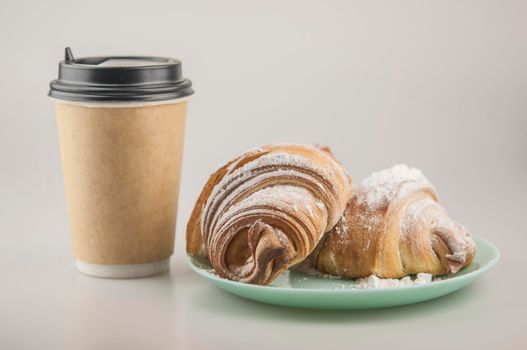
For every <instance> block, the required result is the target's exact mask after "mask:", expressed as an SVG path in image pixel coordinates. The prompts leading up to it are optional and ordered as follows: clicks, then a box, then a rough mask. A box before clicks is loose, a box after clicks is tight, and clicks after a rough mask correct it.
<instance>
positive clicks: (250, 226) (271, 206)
mask: <svg viewBox="0 0 527 350" xmlns="http://www.w3.org/2000/svg"><path fill="white" fill-rule="evenodd" d="M350 183H351V178H350V177H349V175H348V174H347V173H346V171H345V170H344V168H343V167H342V166H341V165H340V163H338V162H337V161H336V160H335V159H334V156H333V155H332V154H331V153H329V150H328V151H326V150H323V149H321V148H317V147H311V146H304V145H297V144H279V145H269V146H263V147H261V148H258V149H255V150H251V151H248V152H246V153H244V154H243V155H241V156H240V157H238V158H236V159H234V160H233V161H231V162H229V163H228V164H227V165H225V166H224V167H222V168H220V169H219V170H218V171H216V172H215V173H214V174H212V176H211V177H210V178H209V180H208V182H207V184H206V185H205V187H204V188H203V191H202V193H201V194H200V196H199V198H198V200H197V202H196V204H195V206H194V210H193V212H192V215H191V217H190V220H189V223H188V225H187V253H188V254H190V255H194V254H200V253H201V254H203V255H205V256H206V257H207V258H208V259H209V261H210V262H211V264H212V266H213V267H214V269H215V271H216V272H217V273H218V274H219V275H220V276H222V277H225V278H229V279H232V280H237V281H241V282H246V283H254V284H268V283H270V282H271V281H272V280H273V279H274V278H275V277H276V276H277V275H278V274H280V273H281V272H283V271H284V270H285V269H287V268H288V267H289V266H291V265H293V264H295V263H298V262H300V261H302V260H303V259H304V258H305V257H306V256H307V255H308V254H309V253H311V251H312V250H313V249H314V247H315V246H316V245H317V243H318V242H319V240H320V238H321V237H322V235H323V234H324V233H325V232H327V231H328V230H329V229H331V228H332V227H333V226H334V225H335V224H336V222H337V221H338V220H339V219H340V217H341V215H342V212H343V211H344V207H345V205H346V202H347V200H348V199H349V197H350Z"/></svg>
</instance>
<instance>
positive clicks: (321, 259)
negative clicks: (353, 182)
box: [303, 165, 475, 278]
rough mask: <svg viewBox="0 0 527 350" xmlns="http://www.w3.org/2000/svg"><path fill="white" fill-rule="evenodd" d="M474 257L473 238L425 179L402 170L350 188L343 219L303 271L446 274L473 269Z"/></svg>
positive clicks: (391, 275)
mask: <svg viewBox="0 0 527 350" xmlns="http://www.w3.org/2000/svg"><path fill="white" fill-rule="evenodd" d="M474 254H475V244H474V241H473V240H472V238H471V236H470V233H469V232H468V231H467V230H466V229H465V228H464V227H463V226H461V225H460V224H458V223H456V222H454V221H452V220H451V219H450V217H449V216H448V215H447V213H446V211H445V210H444V209H443V207H441V206H440V205H439V203H438V202H437V194H436V192H435V189H434V188H433V186H432V185H431V184H430V183H429V182H428V180H427V179H426V178H425V177H424V176H423V174H422V173H421V172H420V171H419V170H417V169H415V168H408V167H407V166H405V165H398V166H394V167H392V168H390V169H386V170H383V171H380V172H378V173H374V174H373V175H371V176H370V177H369V178H368V179H366V180H364V181H363V182H362V183H361V184H360V185H359V186H356V187H355V188H353V189H352V198H351V199H350V201H349V202H348V204H347V207H346V210H345V212H344V215H343V217H342V219H341V220H340V221H339V223H338V224H337V225H336V226H335V227H334V228H333V229H332V230H331V231H330V232H328V233H327V234H326V236H325V238H324V240H323V241H322V242H321V243H320V244H319V246H318V247H317V249H316V250H315V251H314V252H313V253H312V255H311V256H310V257H309V258H308V259H307V260H306V263H305V264H303V267H304V268H305V267H306V266H307V265H309V266H311V267H314V268H315V269H316V270H318V271H320V272H323V273H328V274H332V275H336V276H343V277H350V278H358V277H367V276H370V275H376V276H379V277H384V278H400V277H404V276H406V275H410V274H416V273H419V272H426V273H431V274H433V275H442V274H450V273H455V272H457V271H459V270H460V269H461V268H463V267H465V266H467V265H469V264H470V262H471V261H472V259H473V258H474Z"/></svg>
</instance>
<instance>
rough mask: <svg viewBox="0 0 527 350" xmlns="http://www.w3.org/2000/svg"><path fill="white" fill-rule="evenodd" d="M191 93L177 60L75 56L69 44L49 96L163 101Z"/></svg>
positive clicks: (100, 99)
mask: <svg viewBox="0 0 527 350" xmlns="http://www.w3.org/2000/svg"><path fill="white" fill-rule="evenodd" d="M193 93H194V90H192V83H191V81H190V80H188V79H185V78H183V75H182V70H181V62H180V61H178V60H176V59H173V58H165V57H148V56H101V57H83V58H75V57H74V56H73V53H72V51H71V49H70V48H69V47H67V48H66V49H65V53H64V61H61V62H60V63H59V77H58V79H55V80H53V81H52V82H51V83H50V91H49V96H51V97H54V98H57V99H63V100H72V101H163V100H171V99H176V98H182V97H186V96H190V95H192V94H193Z"/></svg>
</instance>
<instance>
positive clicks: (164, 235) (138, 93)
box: [49, 48, 194, 278]
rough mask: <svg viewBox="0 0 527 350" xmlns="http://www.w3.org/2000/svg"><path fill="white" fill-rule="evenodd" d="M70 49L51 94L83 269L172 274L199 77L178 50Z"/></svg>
mask: <svg viewBox="0 0 527 350" xmlns="http://www.w3.org/2000/svg"><path fill="white" fill-rule="evenodd" d="M65 56H66V57H65V60H64V61H62V62H60V63H59V77H58V79H56V80H53V81H52V82H51V83H50V92H49V96H50V97H51V98H52V100H53V101H54V104H55V110H56V114H57V126H58V133H59V141H60V151H61V158H62V168H63V174H64V184H65V193H66V201H67V208H68V218H69V226H70V236H71V243H72V247H73V255H74V257H75V259H76V262H77V268H78V270H79V271H80V272H82V273H84V274H87V275H91V276H96V277H107V278H133V277H145V276H150V275H156V274H159V273H162V272H165V271H167V270H168V269H169V259H170V256H171V255H172V253H173V247H174V236H175V227H176V213H177V203H178V195H179V182H180V173H181V163H182V154H183V140H184V133H185V118H186V110H187V101H188V99H189V97H190V95H192V94H193V93H194V91H193V90H192V88H191V86H192V84H191V82H190V80H188V79H184V78H183V76H182V72H181V62H180V61H178V60H175V59H171V58H162V57H88V58H78V59H75V58H74V57H73V55H72V54H71V51H70V50H69V48H67V49H66V55H65Z"/></svg>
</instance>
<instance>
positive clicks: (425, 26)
mask: <svg viewBox="0 0 527 350" xmlns="http://www.w3.org/2000/svg"><path fill="white" fill-rule="evenodd" d="M65 46H71V47H72V50H73V52H74V54H75V55H77V56H93V55H116V54H126V55H134V54H138V55H139V54H144V55H161V56H172V57H177V58H180V59H181V60H182V61H183V69H184V74H185V76H187V77H188V78H190V79H191V80H192V81H193V83H194V87H195V90H196V94H195V96H194V98H193V100H192V101H191V104H190V108H189V118H188V124H187V138H186V145H185V156H184V158H185V162H184V169H183V178H182V188H181V197H180V208H179V222H178V228H177V238H176V254H175V257H174V258H173V259H172V270H171V273H170V274H165V275H162V276H158V277H155V278H151V279H142V280H130V281H113V280H100V279H94V278H89V277H85V276H82V275H80V274H78V273H77V272H76V271H75V268H74V263H73V258H72V257H71V253H70V246H69V240H68V227H67V217H66V209H65V200H64V192H63V187H62V175H61V169H60V158H59V148H58V140H57V132H56V125H55V119H54V113H53V108H52V104H51V101H49V100H48V98H47V97H46V94H47V92H48V83H49V81H50V80H52V79H53V78H55V77H56V74H57V68H58V61H59V60H61V59H62V57H63V50H64V47H65ZM0 47H1V52H0V118H1V124H0V167H1V168H0V348H2V349H10V350H11V349H19V348H20V349H37V348H38V349H42V348H45V349H121V348H123V349H124V348H126V349H176V348H177V349H194V348H195V349H212V348H217V349H221V348H230V349H238V348H248V349H249V348H250V349H257V348H265V349H312V348H326V349H333V348H347V349H350V348H391V349H397V348H405V349H414V348H415V349H417V348H419V349H421V348H428V349H440V348H441V349H444V348H452V349H457V348H474V349H476V348H478V349H496V348H503V349H504V348H511V349H519V348H522V347H523V348H524V347H526V346H527V335H526V333H525V330H524V325H525V318H524V314H525V311H526V309H527V303H526V301H525V296H524V295H525V288H526V287H527V283H526V278H525V276H524V273H525V265H526V264H527V257H526V256H527V254H525V246H526V243H527V242H526V234H527V232H526V229H525V223H524V219H525V217H526V216H527V205H526V204H525V199H526V198H527V185H526V180H527V176H526V175H527V98H526V97H527V96H526V93H527V2H525V1H499V0H496V1H476V0H473V1H464V0H457V1H336V0H328V1H263V0H262V1H241V0H240V1H233V0H228V1H188V2H183V1H126V2H124V1H123V2H119V1H99V0H91V1H83V2H75V1H71V0H70V1H35V2H32V3H30V2H26V1H3V2H2V3H0ZM277 141H296V142H304V143H323V144H327V145H330V146H331V147H332V148H333V150H334V152H335V153H336V155H337V156H338V157H339V158H340V159H341V160H342V161H343V163H344V164H345V165H346V166H347V167H348V168H349V170H350V172H351V174H352V176H353V177H354V179H355V181H360V180H361V179H363V178H364V177H365V176H367V175H368V174H369V173H371V172H372V171H374V170H379V169H382V168H385V167H388V166H391V165H393V164H395V163H407V164H409V165H413V166H417V167H419V168H421V169H422V170H423V172H424V173H425V174H426V175H427V177H428V178H429V179H430V180H431V181H432V182H433V183H434V184H435V185H436V187H437V189H438V191H439V194H440V197H441V202H442V203H443V204H444V206H445V207H446V208H447V209H448V211H449V212H450V214H451V215H452V217H453V218H455V219H456V220H458V221H459V222H461V223H463V224H464V225H465V226H467V227H468V228H469V229H470V230H471V231H472V232H473V233H474V234H476V235H479V236H481V237H485V238H487V239H490V240H491V241H493V242H494V243H495V244H496V245H497V246H498V247H499V248H500V250H501V253H502V258H501V261H500V263H499V264H498V266H497V267H496V268H495V269H494V270H492V271H491V272H490V273H489V274H487V275H485V276H484V277H483V278H482V279H481V280H480V281H478V282H477V283H475V284H473V285H472V286H470V287H467V288H466V289H464V290H462V291H460V292H457V293H454V294H452V295H450V296H447V297H444V298H441V299H438V300H435V301H431V302H427V303H423V304H418V305H412V306H406V307H399V308H393V309H386V310H375V311H360V312H350V311H346V312H321V311H309V310H295V309H287V308H278V307H273V306H268V305H263V304H257V303H253V302H249V301H245V300H241V299H239V298H236V297H234V296H231V295H228V294H226V293H224V292H222V291H220V290H217V289H216V288H214V287H212V286H211V285H209V284H208V283H207V282H206V281H203V280H200V279H199V277H198V276H195V275H194V274H193V273H192V272H191V271H190V270H189V268H188V267H187V266H186V262H185V258H184V226H185V224H186V220H187V219H188V216H189V214H190V210H191V207H192V205H193V203H194V200H195V198H196V197H197V195H198V193H199V191H200V190H201V186H202V185H203V184H204V182H205V180H206V178H207V177H208V175H209V174H210V173H211V172H212V171H213V170H215V169H216V168H217V167H218V166H220V165H222V164H223V163H224V162H226V161H227V160H228V159H230V158H232V157H233V156H235V155H236V154H238V153H240V152H242V151H244V150H245V149H247V148H250V147H253V146H257V145H260V144H265V143H272V142H277Z"/></svg>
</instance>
